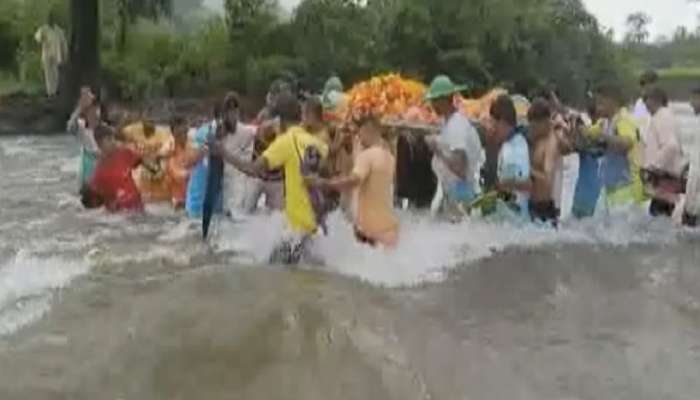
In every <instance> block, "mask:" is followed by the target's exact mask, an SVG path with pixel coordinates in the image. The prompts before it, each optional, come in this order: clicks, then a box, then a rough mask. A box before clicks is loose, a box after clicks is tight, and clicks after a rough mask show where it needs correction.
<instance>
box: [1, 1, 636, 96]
mask: <svg viewBox="0 0 700 400" xmlns="http://www.w3.org/2000/svg"><path fill="white" fill-rule="evenodd" d="M7 2H10V3H13V4H15V7H11V6H7V5H6V4H7ZM36 2H43V4H47V0H4V2H3V6H0V45H2V46H1V47H0V49H15V50H14V56H11V55H9V54H8V55H5V56H4V57H3V58H1V59H0V60H2V61H0V69H6V70H7V69H9V70H15V71H19V70H21V68H20V67H19V65H20V64H22V63H25V64H26V63H27V62H26V61H22V60H27V59H32V57H34V60H33V61H32V62H34V63H35V64H36V63H37V62H38V58H37V57H38V46H37V45H36V43H34V42H33V41H32V40H31V39H32V38H31V34H32V32H33V31H34V30H35V29H36V27H37V26H38V25H39V24H40V23H41V22H42V21H43V20H45V18H46V15H47V13H48V11H42V13H30V14H31V17H32V18H27V17H24V18H23V19H22V18H14V17H12V16H10V17H9V18H8V17H7V13H5V12H3V10H2V8H3V7H7V8H9V9H12V10H14V11H13V12H22V11H21V10H27V7H29V4H30V3H36ZM66 3H67V0H64V1H60V0H50V1H49V2H48V4H51V5H52V6H51V7H54V8H56V9H60V10H61V12H62V15H64V16H65V15H66V13H65V8H66ZM35 8H38V9H41V10H44V9H46V8H47V7H46V6H43V7H39V6H35ZM101 8H102V9H101V28H102V32H101V43H102V49H101V50H102V51H101V52H102V61H103V69H104V73H103V78H104V79H103V80H104V81H105V82H106V84H107V86H108V88H109V89H111V90H112V91H113V92H114V93H116V94H118V95H119V96H120V97H123V98H127V99H137V98H143V97H152V96H163V95H188V94H191V93H199V92H207V91H212V90H218V89H221V88H223V87H229V88H236V89H238V90H239V91H242V92H247V93H248V94H250V95H254V96H257V95H260V94H262V93H263V92H264V91H265V89H266V88H267V85H268V84H269V82H270V80H271V79H273V78H275V77H276V76H279V75H280V74H282V73H285V72H292V73H294V74H296V75H298V76H300V77H302V78H303V79H304V80H305V81H306V82H307V83H308V84H309V85H310V86H312V87H314V88H318V87H320V85H321V83H322V82H323V81H324V80H325V79H326V78H327V77H328V76H329V75H330V74H332V73H337V74H339V75H340V77H341V78H343V80H344V81H346V82H352V81H355V80H357V79H364V78H367V77H368V76H370V75H373V74H376V73H381V72H386V71H399V72H402V73H404V74H407V75H409V76H412V77H415V78H418V79H421V80H424V81H429V80H430V79H431V78H432V77H433V76H434V75H436V74H439V73H447V74H449V75H451V76H452V77H453V78H454V79H455V80H458V81H460V82H465V83H469V84H470V85H471V86H472V87H473V88H474V89H476V90H479V89H485V88H488V87H491V86H493V85H505V86H507V87H509V88H511V89H513V90H516V91H519V92H523V93H528V92H530V91H532V90H536V89H537V88H540V87H542V86H544V85H554V86H556V87H558V88H559V89H560V92H561V94H562V95H563V97H564V99H566V100H568V101H572V102H580V101H581V100H582V98H583V96H584V94H585V92H586V90H587V89H588V88H589V87H590V86H591V85H593V84H595V83H598V82H601V81H604V80H611V81H616V82H621V81H626V80H627V79H628V78H631V75H632V74H631V71H632V70H631V68H629V64H628V63H627V62H626V61H625V60H626V58H625V57H624V53H623V52H622V51H621V49H620V48H619V47H618V46H616V45H615V44H614V43H613V42H612V39H611V37H610V36H609V35H607V34H605V33H604V32H602V31H601V29H600V28H599V26H598V23H597V21H596V20H595V18H593V17H592V16H591V15H590V14H589V13H588V12H587V11H586V10H585V8H584V7H583V5H582V3H581V1H580V0H461V1H435V0H363V1H360V0H303V1H302V2H301V4H300V5H299V6H298V7H297V8H296V10H295V11H294V12H293V13H292V14H291V15H289V14H288V13H286V12H285V11H284V10H282V9H281V8H280V6H279V4H278V3H277V1H276V0H226V1H225V13H224V16H216V15H213V14H211V13H206V12H204V11H203V8H202V1H201V0H170V1H168V0H149V1H133V0H101ZM17 10H20V11H17ZM66 19H67V18H65V17H63V18H62V19H61V21H62V23H63V24H64V26H66V27H69V26H70V24H69V23H68V21H66ZM5 43H6V44H7V46H5V45H3V44H5ZM5 51H6V50H5ZM8 59H9V60H12V61H10V62H8V61H7V60H8ZM36 67H38V64H37V65H36V66H35V67H33V68H35V69H36V70H37V71H36V72H38V68H36ZM34 74H35V73H32V75H31V76H29V77H28V79H37V78H38V77H37V76H35V75H34Z"/></svg>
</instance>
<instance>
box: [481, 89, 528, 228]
mask: <svg viewBox="0 0 700 400" xmlns="http://www.w3.org/2000/svg"><path fill="white" fill-rule="evenodd" d="M490 116H491V129H492V133H491V134H492V135H493V139H494V141H495V142H496V143H498V144H500V150H499V153H498V173H497V175H498V182H497V183H496V189H498V191H499V192H500V193H501V198H502V199H503V200H504V201H505V203H506V205H507V206H508V208H509V209H510V210H512V211H513V212H515V213H516V214H517V215H519V216H521V217H523V218H525V219H529V210H528V208H529V199H530V191H531V190H532V181H531V180H530V149H529V147H528V143H527V139H526V138H525V129H524V128H523V127H519V126H518V125H517V114H516V112H515V106H514V105H513V101H512V100H511V98H510V96H508V95H501V96H499V97H498V98H497V99H496V101H494V102H493V104H492V105H491V109H490Z"/></svg>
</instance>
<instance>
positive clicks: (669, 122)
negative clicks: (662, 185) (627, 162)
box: [644, 107, 685, 176]
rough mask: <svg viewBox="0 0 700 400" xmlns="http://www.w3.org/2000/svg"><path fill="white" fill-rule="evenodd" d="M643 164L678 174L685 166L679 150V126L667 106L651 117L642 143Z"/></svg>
mask: <svg viewBox="0 0 700 400" xmlns="http://www.w3.org/2000/svg"><path fill="white" fill-rule="evenodd" d="M644 166H645V167H646V168H651V169H657V170H661V171H665V172H668V173H671V174H673V175H675V176H680V174H681V173H682V172H683V167H684V166H685V163H684V160H683V153H682V151H681V141H680V126H679V125H678V122H677V120H676V117H675V116H674V115H673V111H671V109H670V108H668V107H663V108H661V109H659V110H658V111H657V112H656V114H654V115H653V116H652V117H651V123H650V124H649V131H648V134H647V140H646V143H645V145H644Z"/></svg>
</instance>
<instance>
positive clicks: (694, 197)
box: [685, 140, 700, 216]
mask: <svg viewBox="0 0 700 400" xmlns="http://www.w3.org/2000/svg"><path fill="white" fill-rule="evenodd" d="M696 142H700V140H696ZM688 158H689V159H690V170H689V171H688V186H687V187H686V190H685V193H686V194H685V211H686V212H687V213H688V214H690V215H695V216H700V143H695V146H693V148H692V149H691V151H690V152H689V157H688Z"/></svg>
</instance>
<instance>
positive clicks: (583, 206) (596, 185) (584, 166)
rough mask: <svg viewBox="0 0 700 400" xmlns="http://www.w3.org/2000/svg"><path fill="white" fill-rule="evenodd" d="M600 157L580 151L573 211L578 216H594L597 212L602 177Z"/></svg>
mask: <svg viewBox="0 0 700 400" xmlns="http://www.w3.org/2000/svg"><path fill="white" fill-rule="evenodd" d="M599 162H600V161H599V157H597V156H596V155H595V154H591V153H587V152H580V153H579V168H578V181H577V182H576V190H575V192H574V201H573V206H572V210H571V213H572V214H573V216H574V217H576V218H586V217H592V216H593V214H595V208H596V204H598V197H600V189H601V185H602V182H601V179H600V174H599V173H598V171H599V168H600V164H599Z"/></svg>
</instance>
